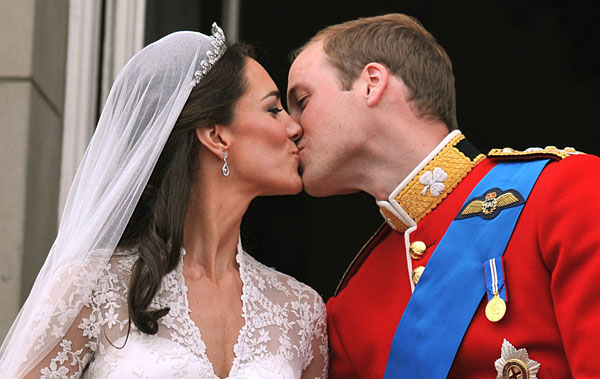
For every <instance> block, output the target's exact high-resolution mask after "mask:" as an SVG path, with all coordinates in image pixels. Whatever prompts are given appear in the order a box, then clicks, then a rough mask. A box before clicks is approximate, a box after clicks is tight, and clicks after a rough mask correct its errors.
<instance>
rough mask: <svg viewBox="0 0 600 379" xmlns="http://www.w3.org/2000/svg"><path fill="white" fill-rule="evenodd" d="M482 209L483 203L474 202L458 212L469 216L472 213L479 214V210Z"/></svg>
mask: <svg viewBox="0 0 600 379" xmlns="http://www.w3.org/2000/svg"><path fill="white" fill-rule="evenodd" d="M482 209H483V201H481V200H474V201H472V202H471V203H469V205H467V207H466V208H465V209H464V210H463V211H462V212H460V214H461V215H463V216H464V215H470V214H473V213H479V212H481V210H482Z"/></svg>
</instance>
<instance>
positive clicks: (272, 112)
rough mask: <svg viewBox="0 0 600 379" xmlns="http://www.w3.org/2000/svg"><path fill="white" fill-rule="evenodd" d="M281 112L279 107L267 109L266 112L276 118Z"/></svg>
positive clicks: (281, 109)
mask: <svg viewBox="0 0 600 379" xmlns="http://www.w3.org/2000/svg"><path fill="white" fill-rule="evenodd" d="M281 111H283V108H279V107H270V108H269V109H267V112H269V113H271V114H273V116H277V115H278V114H279V113H281Z"/></svg>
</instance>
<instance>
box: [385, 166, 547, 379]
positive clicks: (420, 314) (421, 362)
mask: <svg viewBox="0 0 600 379" xmlns="http://www.w3.org/2000/svg"><path fill="white" fill-rule="evenodd" d="M547 163H548V159H544V160H537V161H530V162H503V163H498V164H497V165H496V166H495V167H494V168H493V169H492V170H490V172H488V174H487V175H486V176H485V177H484V178H483V179H482V180H481V181H480V182H479V183H478V184H477V186H475V188H474V189H473V191H472V192H471V194H470V195H469V197H468V198H467V201H466V202H465V206H466V205H467V204H468V203H469V202H470V201H471V200H472V198H474V197H479V196H482V195H483V194H484V193H485V191H486V190H489V189H490V188H502V189H508V188H510V189H514V190H516V191H518V192H519V193H520V194H521V195H522V197H523V199H524V200H525V201H526V200H527V198H528V197H529V193H530V192H531V189H532V188H533V185H534V184H535V182H536V180H537V178H538V176H539V175H540V173H541V172H542V170H543V169H544V167H545V166H546V164H547ZM523 206H524V205H523V204H520V205H518V206H514V207H506V208H505V209H502V210H501V211H499V214H498V215H497V216H496V217H493V218H491V219H489V218H484V217H478V216H475V217H467V218H462V219H455V220H454V221H453V222H452V223H451V224H450V226H449V227H448V230H447V231H446V233H445V234H444V237H443V238H442V240H441V241H440V243H439V245H438V247H437V249H436V250H435V252H434V253H433V255H432V256H431V258H430V260H429V262H428V263H427V267H426V269H425V271H424V272H423V274H422V276H421V279H420V280H419V284H418V285H417V286H416V288H415V291H414V293H413V295H412V296H411V298H410V301H409V302H408V305H407V306H406V309H405V310H404V314H403V315H402V318H401V320H400V323H399V324H398V328H397V329H396V334H395V335H394V339H393V342H392V347H391V349H390V354H389V357H388V363H387V367H386V370H385V376H384V378H386V379H391V378H428V379H429V378H445V377H446V376H447V375H448V372H449V371H450V368H451V366H452V362H453V361H454V357H455V355H456V352H457V350H458V348H459V346H460V343H461V341H462V339H463V337H464V335H465V333H466V331H467V328H468V326H469V324H470V322H471V320H472V318H473V316H474V314H475V311H476V310H477V307H478V306H479V303H480V302H481V300H482V298H483V296H484V295H485V293H486V286H485V278H484V272H483V270H482V267H481V265H482V262H485V261H487V260H489V259H490V258H493V257H501V256H502V255H503V254H504V250H505V249H506V245H507V244H508V241H509V240H510V237H511V235H512V232H513V230H514V227H515V225H516V223H517V220H518V218H519V215H520V214H521V210H522V209H523ZM463 207H464V206H463ZM467 236H468V237H467Z"/></svg>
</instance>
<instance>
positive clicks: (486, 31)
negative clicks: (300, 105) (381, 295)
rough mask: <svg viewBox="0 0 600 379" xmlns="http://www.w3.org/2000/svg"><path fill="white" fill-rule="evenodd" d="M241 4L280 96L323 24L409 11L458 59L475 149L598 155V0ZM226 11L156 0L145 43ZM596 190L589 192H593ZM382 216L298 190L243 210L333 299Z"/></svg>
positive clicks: (366, 205) (462, 102)
mask: <svg viewBox="0 0 600 379" xmlns="http://www.w3.org/2000/svg"><path fill="white" fill-rule="evenodd" d="M241 4H242V5H241V12H240V29H239V40H241V41H244V42H247V43H249V44H251V45H254V46H255V47H256V48H257V51H258V53H259V54H258V59H259V61H260V63H262V64H263V66H265V68H266V69H267V70H268V71H269V72H270V73H271V76H272V77H273V79H274V80H275V82H276V83H277V85H278V86H279V89H280V91H281V92H282V93H285V90H286V85H287V71H288V68H289V60H288V54H289V52H290V51H291V50H293V49H295V48H297V47H299V46H300V45H302V44H303V43H304V42H305V41H306V40H307V39H309V38H310V37H312V36H313V35H314V34H315V33H316V32H317V31H318V30H320V29H321V28H323V27H325V26H327V25H331V24H335V23H339V22H342V21H346V20H350V19H354V18H358V17H365V16H374V15H379V14H383V13H389V12H401V13H406V14H409V15H411V16H414V17H416V18H418V19H419V20H420V21H421V22H422V23H423V25H424V26H425V28H426V29H428V30H429V31H430V32H431V33H432V34H433V35H434V36H435V37H436V38H437V40H438V41H439V43H440V44H441V45H442V46H443V47H444V48H445V49H446V51H447V52H448V54H449V55H450V58H451V60H452V62H453V65H454V72H455V75H456V89H457V108H458V122H459V128H460V129H461V130H462V131H463V133H465V134H466V136H467V138H468V139H469V140H470V141H471V142H472V143H473V144H475V145H476V146H477V147H478V148H479V150H481V151H482V152H487V151H488V150H489V149H491V148H493V147H506V146H510V147H513V148H517V149H524V148H527V147H530V146H539V147H544V146H546V145H556V146H557V147H559V148H562V147H565V146H573V147H575V148H577V149H578V150H581V151H584V152H588V153H593V154H596V155H598V154H599V153H600V127H599V126H600V125H599V123H598V119H599V118H600V5H599V4H600V3H599V2H597V1H595V0H582V1H568V2H567V1H564V0H563V1H534V0H529V1H528V0H523V1H516V0H509V1H476V0H457V1H443V0H438V1H433V0H430V1H423V0H414V1H394V2H390V1H382V0H370V1H362V2H350V1H306V0H305V1H281V0H245V1H242V3H241ZM390 4H394V5H390ZM221 19H222V5H221V2H220V1H215V0H212V1H189V0H178V1H173V0H171V1H159V0H148V3H147V19H146V42H147V43H149V42H152V41H154V40H156V39H158V38H160V37H162V36H163V35H166V34H168V33H170V32H172V31H175V30H184V29H188V30H198V31H201V32H204V33H208V32H209V31H210V25H211V23H212V21H217V22H220V21H221ZM599 174H600V173H599ZM402 179H403V178H398V182H400V181H401V180H402ZM565 191H568V183H565ZM594 192H595V189H590V196H595V194H594ZM381 223H382V219H381V217H380V216H379V212H378V209H377V207H376V205H375V202H374V201H373V199H372V198H370V197H369V196H368V195H365V194H356V195H348V196H336V197H331V198H324V199H315V198H311V197H309V196H308V195H306V194H304V193H302V194H300V195H297V196H289V197H270V198H259V199H256V200H255V201H254V202H253V203H252V205H251V207H250V209H249V210H248V213H247V214H246V217H245V218H244V223H243V225H242V237H243V241H244V245H245V247H246V249H247V250H249V252H251V253H252V254H253V255H254V256H255V257H256V258H257V259H259V260H260V261H262V262H263V263H266V264H267V265H269V266H272V267H275V268H277V269H278V270H280V271H283V272H285V273H288V274H290V275H293V276H294V277H296V278H298V279H300V280H302V281H304V282H306V283H308V284H310V285H311V286H313V287H314V288H315V289H316V290H317V291H319V292H320V293H321V295H322V296H323V298H324V299H327V298H329V297H330V296H331V295H332V294H333V291H334V290H335V287H336V286H337V283H338V281H339V279H340V277H341V275H342V274H343V272H344V271H345V270H346V267H347V265H348V263H349V262H350V261H351V260H352V258H353V257H354V256H355V254H356V252H357V251H358V250H359V249H360V248H361V247H362V245H363V244H364V242H365V241H366V240H367V239H368V238H369V236H370V235H371V234H372V233H373V232H374V231H375V229H377V227H378V226H379V225H380V224H381ZM399 253H401V254H404V252H399Z"/></svg>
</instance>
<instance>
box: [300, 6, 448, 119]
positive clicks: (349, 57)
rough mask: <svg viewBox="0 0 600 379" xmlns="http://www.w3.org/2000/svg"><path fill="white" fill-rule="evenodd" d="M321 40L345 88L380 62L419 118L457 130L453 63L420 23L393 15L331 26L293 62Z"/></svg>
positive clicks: (317, 36) (400, 15) (404, 16)
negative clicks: (407, 93)
mask: <svg viewBox="0 0 600 379" xmlns="http://www.w3.org/2000/svg"><path fill="white" fill-rule="evenodd" d="M318 41H322V42H323V50H324V52H325V54H326V55H327V57H328V58H329V63H330V64H331V65H332V66H333V67H335V69H336V70H337V71H338V73H339V79H340V82H341V86H342V88H343V89H344V90H349V89H351V88H352V85H353V83H354V81H355V80H356V79H357V78H358V76H359V75H360V73H361V72H362V69H363V68H364V66H365V65H366V64H368V63H370V62H378V63H381V64H383V65H385V66H386V67H387V68H388V69H389V70H390V71H391V72H392V73H393V74H394V75H396V76H398V77H400V78H401V79H402V81H403V82H404V84H405V85H406V86H407V87H408V89H409V90H410V91H411V95H410V98H409V101H410V102H412V103H413V105H414V106H415V111H417V113H418V115H419V117H424V118H429V119H433V120H438V121H442V122H444V123H445V124H446V126H447V127H448V129H449V130H453V129H456V128H457V127H458V125H457V121H456V93H455V88H454V74H453V72H452V63H451V62H450V58H449V57H448V54H446V51H445V50H444V49H443V48H442V47H441V46H440V45H439V44H438V43H437V41H436V40H435V38H434V37H433V36H432V35H431V34H430V33H429V32H428V31H427V30H425V28H424V27H423V26H422V25H421V23H420V22H419V21H418V20H417V19H415V18H413V17H410V16H407V15H404V14H399V13H391V14H386V15H382V16H376V17H368V18H359V19H357V20H352V21H347V22H344V23H341V24H337V25H332V26H329V27H327V28H325V29H323V30H321V31H320V32H318V33H317V34H316V35H315V36H314V37H313V38H312V39H311V40H310V41H308V43H306V44H305V45H304V46H303V47H301V48H300V49H298V50H296V52H294V53H293V55H292V58H295V57H296V56H297V55H298V54H299V53H300V52H302V50H304V49H305V48H306V47H307V46H309V45H311V44H312V43H314V42H318Z"/></svg>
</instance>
